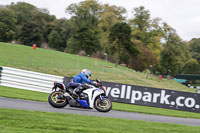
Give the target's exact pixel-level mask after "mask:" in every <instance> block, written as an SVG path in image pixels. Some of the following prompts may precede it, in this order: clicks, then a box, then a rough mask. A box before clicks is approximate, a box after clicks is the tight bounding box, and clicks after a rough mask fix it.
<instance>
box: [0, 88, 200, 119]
mask: <svg viewBox="0 0 200 133" xmlns="http://www.w3.org/2000/svg"><path fill="white" fill-rule="evenodd" d="M0 92H1V93H0V96H2V97H10V98H17V99H26V100H34V101H41V102H47V98H48V95H49V94H48V93H42V92H35V91H29V90H21V89H15V88H9V87H3V86H0ZM113 110H119V111H127V112H138V113H145V114H154V115H164V116H174V117H184V118H195V119H200V113H193V112H186V111H177V110H170V109H163V108H155V107H147V106H139V105H131V104H122V103H116V102H113Z"/></svg>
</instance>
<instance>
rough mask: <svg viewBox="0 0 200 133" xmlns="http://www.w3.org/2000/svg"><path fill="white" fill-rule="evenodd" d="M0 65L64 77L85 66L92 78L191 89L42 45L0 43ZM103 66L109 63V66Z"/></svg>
mask: <svg viewBox="0 0 200 133" xmlns="http://www.w3.org/2000/svg"><path fill="white" fill-rule="evenodd" d="M0 66H10V67H15V68H21V69H26V70H32V71H37V72H42V73H49V74H54V75H59V76H68V77H71V76H75V75H76V74H77V73H79V72H80V71H81V69H83V68H88V69H90V70H91V71H92V79H96V78H98V79H101V80H102V81H108V82H118V83H124V84H133V85H140V86H148V87H155V88H163V89H171V90H179V91H186V92H195V90H194V89H190V88H188V87H186V86H184V85H181V84H179V83H177V82H176V81H173V80H168V79H162V80H159V78H158V77H156V76H151V77H149V78H145V73H140V72H134V71H133V70H131V69H128V68H126V67H122V66H119V67H118V68H115V67H114V66H115V64H113V63H110V62H105V61H104V60H98V63H97V65H95V59H94V58H91V57H84V56H78V55H72V54H68V53H63V52H58V51H53V50H47V49H42V48H37V49H36V50H33V49H32V47H28V46H24V45H17V44H9V43H1V42H0ZM104 66H109V68H107V67H106V68H105V67H104Z"/></svg>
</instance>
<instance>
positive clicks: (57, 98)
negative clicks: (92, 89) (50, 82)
mask: <svg viewBox="0 0 200 133" xmlns="http://www.w3.org/2000/svg"><path fill="white" fill-rule="evenodd" d="M48 102H49V104H50V105H51V106H53V107H55V108H63V107H65V106H66V105H67V104H68V101H67V98H66V97H65V96H64V93H63V92H61V91H54V92H52V93H51V94H50V95H49V97H48Z"/></svg>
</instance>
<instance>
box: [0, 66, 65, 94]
mask: <svg viewBox="0 0 200 133" xmlns="http://www.w3.org/2000/svg"><path fill="white" fill-rule="evenodd" d="M54 81H59V82H62V81H63V77H61V76H54V75H50V74H43V73H38V72H32V71H25V70H21V69H16V68H10V67H0V85H2V86H7V87H13V88H18V89H26V90H32V91H40V92H51V88H52V86H53V83H54Z"/></svg>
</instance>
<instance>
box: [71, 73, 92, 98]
mask: <svg viewBox="0 0 200 133" xmlns="http://www.w3.org/2000/svg"><path fill="white" fill-rule="evenodd" d="M90 77H91V72H90V71H89V70H88V69H83V70H82V71H81V73H79V74H77V75H76V76H74V78H73V81H72V82H70V83H69V84H68V86H74V87H76V88H75V89H74V91H73V94H74V95H75V96H76V97H77V96H78V95H77V93H78V92H80V91H81V90H82V89H85V87H84V85H83V84H84V83H87V84H92V85H94V83H92V82H91V80H90Z"/></svg>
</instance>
